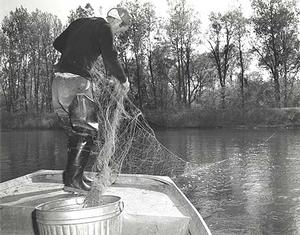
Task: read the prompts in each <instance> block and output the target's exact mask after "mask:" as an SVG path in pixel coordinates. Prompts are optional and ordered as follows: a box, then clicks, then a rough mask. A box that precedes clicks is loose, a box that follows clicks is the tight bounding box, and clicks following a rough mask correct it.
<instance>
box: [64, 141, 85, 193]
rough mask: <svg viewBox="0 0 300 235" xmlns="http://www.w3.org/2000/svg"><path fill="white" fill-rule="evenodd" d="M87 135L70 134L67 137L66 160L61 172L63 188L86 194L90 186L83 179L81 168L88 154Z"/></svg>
mask: <svg viewBox="0 0 300 235" xmlns="http://www.w3.org/2000/svg"><path fill="white" fill-rule="evenodd" d="M90 149H91V142H90V141H89V137H82V136H78V135H76V136H72V137H70V139H69V146H68V161H67V167H66V170H65V171H64V173H63V182H64V185H65V187H64V190H65V191H71V192H75V193H80V194H86V193H87V192H88V191H89V190H90V186H89V185H88V184H86V183H85V182H84V181H83V170H84V167H85V166H86V164H87V161H88V157H89V154H90Z"/></svg>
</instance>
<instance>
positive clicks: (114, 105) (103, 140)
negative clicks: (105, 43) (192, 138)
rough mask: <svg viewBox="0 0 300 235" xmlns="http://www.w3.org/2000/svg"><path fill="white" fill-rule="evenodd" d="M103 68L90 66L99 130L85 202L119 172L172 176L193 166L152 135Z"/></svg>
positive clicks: (96, 198) (93, 200)
mask: <svg viewBox="0 0 300 235" xmlns="http://www.w3.org/2000/svg"><path fill="white" fill-rule="evenodd" d="M104 71H105V70H104V66H103V63H102V62H101V61H97V63H96V64H95V65H94V66H93V69H92V70H91V74H92V78H93V81H95V88H94V100H95V102H96V103H97V105H98V107H99V111H98V123H99V131H98V137H97V140H96V141H95V142H96V144H95V149H94V151H93V153H94V154H93V155H94V161H93V166H92V171H93V172H95V174H93V184H92V187H91V190H90V191H89V193H88V194H87V196H86V200H85V206H95V205H99V203H101V195H102V194H103V192H104V190H105V188H106V187H107V186H109V185H111V184H112V183H114V182H115V180H116V178H117V176H118V174H119V173H121V172H122V173H127V174H147V175H161V176H169V177H171V178H174V177H177V176H179V175H183V174H185V173H186V172H190V171H192V170H193V169H195V167H196V165H195V164H192V163H189V162H186V161H184V160H183V159H182V158H180V157H178V156H177V155H176V154H174V153H172V152H171V151H170V150H168V149H167V148H166V147H165V146H163V145H162V144H161V143H160V142H159V141H158V140H157V139H156V137H155V134H154V131H153V130H152V128H151V127H150V126H149V125H148V123H147V121H146V119H145V117H144V115H143V114H142V112H141V111H140V110H139V109H138V108H137V107H136V106H135V105H134V104H133V103H132V102H131V101H130V99H129V98H128V97H127V95H126V92H125V91H124V88H123V85H121V84H120V83H119V82H118V81H117V80H116V79H114V78H112V77H108V76H107V75H106V74H105V72H104Z"/></svg>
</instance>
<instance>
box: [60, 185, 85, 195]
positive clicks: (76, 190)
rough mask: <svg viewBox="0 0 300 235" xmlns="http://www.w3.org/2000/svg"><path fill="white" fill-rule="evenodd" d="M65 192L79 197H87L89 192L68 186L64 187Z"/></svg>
mask: <svg viewBox="0 0 300 235" xmlns="http://www.w3.org/2000/svg"><path fill="white" fill-rule="evenodd" d="M63 189H64V191H66V192H69V193H74V194H79V195H87V194H88V191H85V190H82V189H78V188H72V187H68V186H64V188H63Z"/></svg>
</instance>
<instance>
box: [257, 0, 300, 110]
mask: <svg viewBox="0 0 300 235" xmlns="http://www.w3.org/2000/svg"><path fill="white" fill-rule="evenodd" d="M252 7H253V9H254V15H253V17H252V22H253V29H254V32H255V35H256V38H255V43H253V51H254V52H256V53H257V54H258V56H259V60H260V65H261V66H262V67H264V68H266V69H267V70H268V71H269V72H270V74H271V75H272V78H273V83H274V94H275V100H276V106H277V107H280V106H281V99H282V98H281V93H282V89H281V86H282V85H283V86H284V89H283V93H284V106H287V105H288V100H287V99H288V86H289V87H292V86H293V82H294V79H295V74H297V72H298V71H299V63H300V60H299V59H300V54H299V43H300V42H299V38H298V34H299V31H298V28H297V27H298V23H299V10H298V9H297V6H296V2H295V1H292V0H253V1H252Z"/></svg>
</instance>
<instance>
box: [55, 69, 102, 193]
mask: <svg viewBox="0 0 300 235" xmlns="http://www.w3.org/2000/svg"><path fill="white" fill-rule="evenodd" d="M52 101H53V108H54V111H55V112H56V113H57V115H58V117H59V119H60V121H61V124H62V125H63V127H64V128H65V129H66V130H67V131H68V135H69V139H68V151H67V155H68V159H67V165H66V168H65V170H64V172H63V183H64V185H65V187H64V189H65V190H66V191H72V192H78V193H86V192H87V191H89V190H90V185H89V184H90V183H91V180H90V179H89V178H87V177H86V176H84V168H85V166H86V165H87V163H88V160H89V157H90V153H91V149H92V147H93V144H94V140H95V138H96V137H97V134H98V120H97V105H96V104H95V102H94V101H93V97H92V84H91V82H90V81H89V80H87V79H85V78H83V77H81V76H79V75H75V74H71V73H56V74H55V78H54V80H53V84H52Z"/></svg>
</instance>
